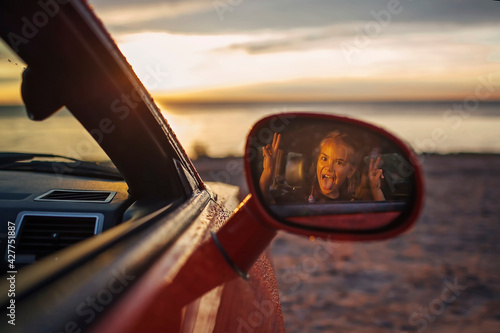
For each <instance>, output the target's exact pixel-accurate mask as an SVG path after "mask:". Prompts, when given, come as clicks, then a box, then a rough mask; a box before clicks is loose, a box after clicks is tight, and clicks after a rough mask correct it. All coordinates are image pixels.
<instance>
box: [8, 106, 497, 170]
mask: <svg viewBox="0 0 500 333" xmlns="http://www.w3.org/2000/svg"><path fill="white" fill-rule="evenodd" d="M158 106H159V108H160V109H161V111H162V114H163V115H164V117H165V119H166V120H167V122H168V123H169V124H170V126H171V127H172V129H173V131H174V132H175V133H176V135H177V137H178V138H179V140H180V142H181V144H182V145H183V146H184V148H185V149H186V151H187V152H188V154H189V155H190V156H192V157H195V156H196V153H198V154H204V155H207V156H210V157H227V156H241V155H242V154H243V150H244V143H245V139H246V136H247V135H248V133H249V131H250V129H251V127H252V125H253V124H254V123H255V122H256V121H258V120H259V119H260V118H262V117H264V116H267V115H271V114H275V113H283V112H311V113H325V114H334V115H341V116H346V117H350V118H355V119H359V120H363V121H366V122H369V123H372V124H375V125H377V126H379V127H382V128H384V129H386V130H387V131H389V132H392V133H393V134H395V135H396V136H398V137H400V138H401V139H403V140H404V141H406V142H407V143H408V144H409V145H410V146H412V147H413V149H414V150H415V151H416V152H418V153H437V154H456V153H494V154H499V153H500V102H477V101H476V103H474V102H473V101H470V100H467V101H449V102H355V103H354V102H342V103H341V102H336V103H331V102H329V103H208V104H169V103H165V102H160V103H158ZM0 133H1V137H2V139H1V140H0V151H18V152H37V153H50V154H58V155H64V156H70V157H75V158H79V159H84V160H105V159H106V158H107V157H106V155H105V153H104V152H102V150H100V148H99V147H98V146H97V145H96V144H95V142H94V140H93V139H92V137H91V136H90V135H89V134H88V133H87V132H86V131H85V129H84V128H83V127H82V126H81V125H80V123H79V122H78V121H77V120H76V119H75V118H74V117H72V115H71V114H70V113H69V111H67V110H64V109H63V110H61V111H59V112H58V113H56V114H55V115H54V116H52V117H50V118H49V119H47V120H44V121H41V122H36V121H31V120H29V119H28V117H27V115H26V111H25V109H24V107H23V106H0Z"/></svg>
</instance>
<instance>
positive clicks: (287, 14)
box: [93, 0, 500, 34]
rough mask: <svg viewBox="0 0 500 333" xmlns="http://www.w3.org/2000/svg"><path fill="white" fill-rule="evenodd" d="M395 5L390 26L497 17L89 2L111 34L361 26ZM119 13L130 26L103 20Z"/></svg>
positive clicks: (453, 11)
mask: <svg viewBox="0 0 500 333" xmlns="http://www.w3.org/2000/svg"><path fill="white" fill-rule="evenodd" d="M397 2H399V3H400V5H399V6H398V7H397V8H398V12H397V13H396V14H393V15H391V17H390V20H391V22H397V23H422V24H428V23H432V22H434V23H439V24H449V23H452V24H454V25H471V24H484V23H487V22H490V23H491V22H498V17H499V16H500V2H498V1H489V0H488V1H486V0H419V1H415V0H371V1H344V0H310V1H302V0H274V1H259V0H252V1H250V0H241V1H230V0H217V1H211V0H187V1H182V2H180V1H171V2H168V3H166V2H164V1H159V0H157V1H154V0H147V1H145V2H141V4H140V6H137V5H132V3H137V2H133V1H132V0H127V1H126V2H122V1H118V0H113V1H106V2H104V1H102V0H94V1H93V4H94V5H95V7H96V10H97V13H98V15H101V14H100V11H102V12H103V14H102V15H104V16H105V17H107V18H108V19H110V24H111V28H112V30H115V31H128V30H129V29H132V28H133V29H149V30H153V31H168V32H171V33H189V34H214V33H236V32H251V31H263V30H273V29H278V30H280V29H288V28H300V27H322V26H331V25H332V24H342V23H346V22H360V23H363V22H368V21H370V20H373V19H374V15H373V13H378V14H380V13H383V12H384V11H385V12H387V11H388V9H389V8H390V6H391V5H390V3H397ZM216 3H222V4H224V5H225V6H226V7H222V8H225V9H221V8H219V7H217V6H214V4H216ZM142 7H143V8H142ZM154 8H156V11H155V12H154V13H153V15H152V16H151V17H150V19H149V20H143V19H140V20H139V18H141V17H146V15H142V14H141V13H144V14H145V13H147V12H148V11H149V10H152V9H154ZM400 9H401V10H400ZM124 10H125V11H127V10H128V11H129V13H133V12H136V13H137V15H136V18H135V19H134V18H133V17H132V22H127V21H125V20H123V21H120V20H116V19H114V20H113V18H112V17H111V16H112V15H110V14H108V13H112V12H113V11H116V12H117V13H119V12H120V11H122V12H123V11H124ZM110 17H111V18H110ZM117 17H119V16H117ZM122 17H125V16H122ZM128 17H130V16H128ZM104 21H105V22H106V19H104Z"/></svg>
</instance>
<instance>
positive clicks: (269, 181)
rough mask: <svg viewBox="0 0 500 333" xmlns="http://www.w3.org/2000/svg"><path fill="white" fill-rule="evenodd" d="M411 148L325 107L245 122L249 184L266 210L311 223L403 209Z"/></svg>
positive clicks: (354, 224) (326, 224) (411, 187)
mask: <svg viewBox="0 0 500 333" xmlns="http://www.w3.org/2000/svg"><path fill="white" fill-rule="evenodd" d="M411 155H412V153H411V150H409V148H407V146H406V145H405V144H404V143H402V142H401V141H400V140H398V139H397V138H395V137H394V136H392V135H391V134H389V133H387V132H386V131H384V130H381V129H379V128H376V127H374V126H371V125H369V124H366V123H363V122H360V121H356V120H352V119H348V118H344V117H337V116H330V115H297V114H281V115H276V116H272V117H268V118H265V119H263V120H261V121H260V122H258V123H257V124H256V125H255V127H254V128H253V129H252V131H251V133H250V136H249V137H248V141H247V150H246V163H247V168H248V169H247V170H248V172H249V181H250V182H251V187H252V192H253V193H254V194H255V195H256V196H257V197H258V199H259V201H260V202H261V204H262V205H263V206H264V207H265V209H266V210H267V211H268V213H269V214H270V215H271V216H273V217H274V218H276V219H278V220H280V221H283V222H286V223H290V224H294V225H297V224H298V225H301V226H304V225H307V226H308V227H311V228H322V229H342V230H351V231H352V230H365V231H366V230H371V229H377V228H383V227H386V226H387V225H389V224H390V223H392V222H394V221H396V220H397V219H398V218H400V217H402V216H403V215H405V214H406V213H408V212H409V211H410V210H411V208H412V206H413V205H412V203H413V201H414V198H415V195H416V182H415V167H416V166H415V165H414V164H412V162H411V161H412V160H413V159H412V158H411Z"/></svg>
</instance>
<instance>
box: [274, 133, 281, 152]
mask: <svg viewBox="0 0 500 333" xmlns="http://www.w3.org/2000/svg"><path fill="white" fill-rule="evenodd" d="M280 141H281V134H278V133H274V135H273V145H272V148H273V150H272V152H273V153H275V152H277V151H278V147H279V145H280Z"/></svg>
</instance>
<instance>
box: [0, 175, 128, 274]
mask: <svg viewBox="0 0 500 333" xmlns="http://www.w3.org/2000/svg"><path fill="white" fill-rule="evenodd" d="M127 190H128V186H127V184H126V182H125V181H123V180H108V179H101V178H90V177H82V176H72V175H67V174H65V175H61V174H54V173H40V172H26V171H11V170H10V171H5V170H0V253H2V260H0V265H1V266H2V268H5V267H6V266H7V263H8V262H7V260H8V256H7V253H6V249H7V239H8V231H9V230H12V229H13V226H15V247H16V251H15V253H16V265H17V266H19V267H22V266H23V265H28V264H32V263H34V262H36V261H38V260H40V259H42V258H46V257H48V258H52V259H53V260H57V252H58V251H59V250H61V249H63V248H65V247H68V246H71V245H73V244H75V243H77V242H80V241H82V240H85V239H87V238H90V237H93V236H95V235H97V234H100V233H102V232H103V231H105V230H107V229H110V228H112V227H114V226H116V225H117V224H119V223H121V222H122V219H123V214H124V212H125V210H126V209H127V208H128V207H129V206H130V205H131V204H132V202H133V201H132V199H131V198H130V195H129V194H128V192H127Z"/></svg>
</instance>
